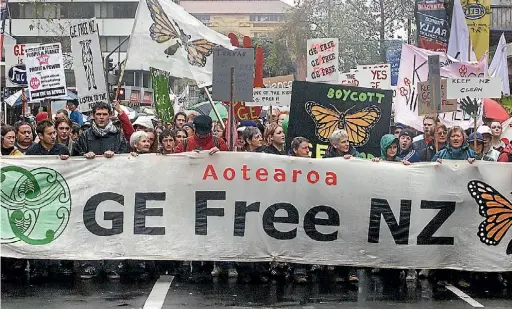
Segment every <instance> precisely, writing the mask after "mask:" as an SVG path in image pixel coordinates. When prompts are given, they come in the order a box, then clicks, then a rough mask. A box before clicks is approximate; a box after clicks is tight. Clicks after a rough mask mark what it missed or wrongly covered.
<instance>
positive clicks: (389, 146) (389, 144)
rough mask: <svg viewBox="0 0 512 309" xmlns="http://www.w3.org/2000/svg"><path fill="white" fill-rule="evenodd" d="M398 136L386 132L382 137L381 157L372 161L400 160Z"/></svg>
mask: <svg viewBox="0 0 512 309" xmlns="http://www.w3.org/2000/svg"><path fill="white" fill-rule="evenodd" d="M398 144H399V142H398V138H396V137H395V136H394V135H393V134H386V135H384V136H383V137H382V138H381V139H380V158H374V159H372V161H374V162H379V161H391V162H393V161H395V162H399V161H400V158H398V148H399V146H398Z"/></svg>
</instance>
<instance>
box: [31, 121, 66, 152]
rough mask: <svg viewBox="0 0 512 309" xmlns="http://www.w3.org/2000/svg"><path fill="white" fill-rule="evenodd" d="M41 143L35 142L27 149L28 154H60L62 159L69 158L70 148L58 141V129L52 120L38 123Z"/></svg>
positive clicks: (37, 130)
mask: <svg viewBox="0 0 512 309" xmlns="http://www.w3.org/2000/svg"><path fill="white" fill-rule="evenodd" d="M36 132H37V135H38V137H39V143H37V144H33V145H32V146H30V148H29V149H28V150H27V152H26V155H27V156H30V155H36V156H44V155H46V156H47V155H58V156H59V158H60V159H61V160H67V159H68V158H69V150H68V148H67V147H66V146H64V145H61V144H58V143H57V131H56V130H55V127H54V126H53V123H52V122H51V121H50V120H43V121H41V122H40V123H38V124H37V128H36Z"/></svg>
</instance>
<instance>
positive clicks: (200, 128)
mask: <svg viewBox="0 0 512 309" xmlns="http://www.w3.org/2000/svg"><path fill="white" fill-rule="evenodd" d="M212 127H213V121H212V118H210V117H209V116H206V115H199V116H197V117H195V118H194V128H195V133H194V135H192V136H189V137H187V138H186V139H185V140H183V142H182V143H179V144H178V147H176V149H175V150H174V152H175V153H180V152H189V151H201V150H209V151H210V154H214V153H216V152H218V151H228V150H229V149H228V146H227V145H226V143H225V142H224V140H223V139H221V138H218V137H217V136H214V135H213V133H212Z"/></svg>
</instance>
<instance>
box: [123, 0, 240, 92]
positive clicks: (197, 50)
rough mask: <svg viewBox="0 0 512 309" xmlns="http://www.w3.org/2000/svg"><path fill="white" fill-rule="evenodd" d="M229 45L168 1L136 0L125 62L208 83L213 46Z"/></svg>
mask: <svg viewBox="0 0 512 309" xmlns="http://www.w3.org/2000/svg"><path fill="white" fill-rule="evenodd" d="M218 45H220V46H224V47H226V48H230V49H231V48H233V47H232V46H231V44H230V41H229V38H228V37H226V36H224V35H222V34H220V33H217V32H215V31H214V30H212V29H210V28H208V27H206V26H205V25H204V24H203V23H201V22H200V21H199V20H197V19H196V18H194V17H193V16H192V15H190V14H189V13H187V12H186V11H185V10H184V9H183V8H182V7H181V6H179V5H177V4H175V3H174V2H172V1H170V0H140V2H139V7H138V9H137V15H136V17H135V23H134V27H133V31H132V34H131V37H130V44H129V47H128V55H127V58H128V63H130V64H142V65H146V66H151V67H154V68H157V69H160V70H164V71H167V72H169V73H170V74H171V75H172V76H175V77H179V78H183V77H185V78H190V79H193V80H195V81H196V83H197V85H198V86H199V87H204V86H209V85H211V84H212V68H213V57H212V53H213V48H214V47H215V46H218Z"/></svg>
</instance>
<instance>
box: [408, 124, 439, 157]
mask: <svg viewBox="0 0 512 309" xmlns="http://www.w3.org/2000/svg"><path fill="white" fill-rule="evenodd" d="M438 122H439V119H437V118H436V117H435V116H432V115H425V117H424V118H423V134H422V135H418V136H416V137H415V138H414V139H413V148H414V150H416V151H417V152H419V153H420V152H422V151H423V150H424V149H425V148H427V145H428V144H429V143H430V142H431V141H432V140H433V139H434V130H435V125H436V123H438Z"/></svg>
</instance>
